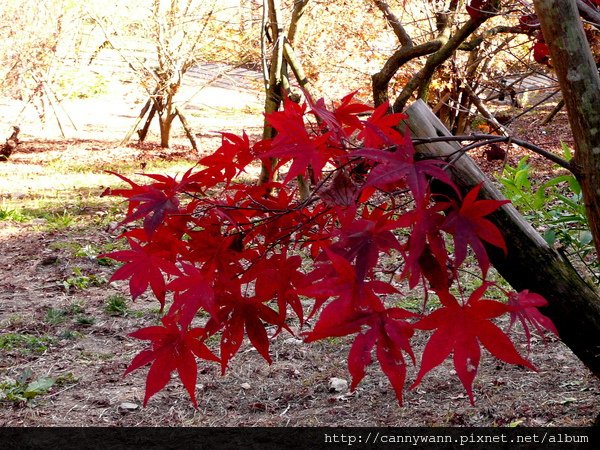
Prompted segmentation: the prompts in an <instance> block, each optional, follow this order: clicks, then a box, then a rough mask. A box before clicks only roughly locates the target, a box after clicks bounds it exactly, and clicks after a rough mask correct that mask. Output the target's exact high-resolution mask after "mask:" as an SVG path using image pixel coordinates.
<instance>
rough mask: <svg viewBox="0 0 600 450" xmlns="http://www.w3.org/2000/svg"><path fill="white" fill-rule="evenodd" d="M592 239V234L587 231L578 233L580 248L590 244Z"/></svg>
mask: <svg viewBox="0 0 600 450" xmlns="http://www.w3.org/2000/svg"><path fill="white" fill-rule="evenodd" d="M593 239H594V237H593V236H592V233H590V232H589V231H582V232H581V233H579V244H580V245H581V246H582V247H583V246H584V245H588V244H590V243H591V242H592V240H593Z"/></svg>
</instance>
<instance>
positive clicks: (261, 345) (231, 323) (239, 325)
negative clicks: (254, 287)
mask: <svg viewBox="0 0 600 450" xmlns="http://www.w3.org/2000/svg"><path fill="white" fill-rule="evenodd" d="M238 286H239V285H238ZM219 303H220V304H222V305H223V306H222V308H221V309H220V311H219V317H218V318H217V319H215V318H214V317H212V318H211V319H210V320H209V321H208V323H207V324H206V328H207V330H209V331H210V333H211V334H213V332H215V331H217V330H219V329H222V332H221V371H222V373H223V374H224V373H225V371H226V370H227V365H228V364H229V361H230V360H231V358H232V357H233V356H234V355H235V354H236V353H237V351H238V350H239V348H240V346H241V345H242V342H243V341H244V328H245V330H246V334H247V336H248V339H249V340H250V343H251V344H252V346H253V347H254V348H255V349H256V350H258V353H259V354H260V355H261V356H262V357H263V358H264V359H265V360H266V361H267V362H268V363H269V364H271V362H272V361H271V356H270V355H269V337H268V335H267V330H266V329H265V326H264V325H263V321H264V322H266V323H270V324H273V325H276V326H277V327H278V329H281V328H285V329H286V330H287V331H289V332H290V333H292V330H291V329H290V328H289V327H288V326H287V324H285V323H284V322H283V320H282V319H281V316H280V315H279V314H278V313H277V311H275V310H273V309H271V308H270V307H268V306H267V305H265V304H264V303H263V302H262V299H260V298H257V297H251V298H248V297H243V296H242V295H240V294H239V293H227V294H226V295H223V296H222V298H220V300H219ZM292 334H293V333H292Z"/></svg>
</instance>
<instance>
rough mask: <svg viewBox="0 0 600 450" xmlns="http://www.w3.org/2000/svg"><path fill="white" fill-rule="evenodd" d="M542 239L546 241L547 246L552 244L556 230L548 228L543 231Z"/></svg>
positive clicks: (554, 240)
mask: <svg viewBox="0 0 600 450" xmlns="http://www.w3.org/2000/svg"><path fill="white" fill-rule="evenodd" d="M544 240H545V241H546V242H547V243H548V245H549V246H553V245H554V243H555V242H556V231H554V230H548V231H546V232H545V233H544Z"/></svg>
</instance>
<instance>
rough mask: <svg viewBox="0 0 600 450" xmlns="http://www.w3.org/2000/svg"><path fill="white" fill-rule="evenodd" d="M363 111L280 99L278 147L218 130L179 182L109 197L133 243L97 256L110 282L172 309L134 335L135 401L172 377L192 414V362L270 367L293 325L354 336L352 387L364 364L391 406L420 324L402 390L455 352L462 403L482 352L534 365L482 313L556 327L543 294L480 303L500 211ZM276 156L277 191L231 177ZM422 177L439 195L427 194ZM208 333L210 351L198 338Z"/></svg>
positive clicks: (152, 181) (274, 119)
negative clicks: (468, 281)
mask: <svg viewBox="0 0 600 450" xmlns="http://www.w3.org/2000/svg"><path fill="white" fill-rule="evenodd" d="M371 109H372V108H370V107H369V106H367V105H364V104H362V103H360V102H358V101H355V100H354V94H350V95H348V96H346V97H345V98H344V99H342V101H341V103H340V104H339V105H338V106H337V107H334V108H331V109H328V108H327V107H326V105H325V102H324V101H323V100H319V101H316V102H314V101H312V99H310V98H308V104H303V105H299V104H296V103H294V102H292V101H290V100H285V102H284V105H283V109H282V110H281V111H278V112H275V113H272V114H270V115H268V116H267V120H268V121H269V122H270V124H271V125H272V126H273V127H274V128H275V130H276V131H277V135H276V137H275V138H274V139H273V140H261V141H258V142H256V143H254V144H251V143H250V140H249V138H248V136H247V135H246V134H243V135H242V136H236V135H233V134H229V133H223V135H222V144H221V146H220V147H219V148H218V149H217V150H216V152H215V153H214V154H212V155H209V156H206V157H204V158H202V159H201V160H200V161H199V168H197V169H196V170H195V171H194V170H192V169H190V170H189V171H187V172H186V173H185V174H184V175H183V176H182V177H181V178H180V179H177V178H174V177H170V176H165V175H146V176H147V177H148V178H149V183H148V184H145V185H141V184H137V183H135V182H133V181H131V180H129V179H127V178H125V177H122V176H121V178H122V179H123V180H125V181H126V182H127V183H129V185H130V188H128V189H118V190H114V191H112V192H107V194H111V195H117V196H122V197H125V198H126V199H127V201H128V204H129V208H128V211H127V215H126V218H125V220H123V222H122V223H123V224H125V223H127V224H129V227H128V228H129V229H128V231H125V232H124V233H123V235H122V236H123V237H124V238H126V239H127V242H128V243H129V245H130V247H131V248H130V250H123V251H115V252H112V253H109V254H106V255H102V256H103V257H110V258H113V259H115V260H117V261H121V262H123V263H124V264H123V265H122V266H121V267H120V268H119V269H118V270H117V271H116V272H115V273H114V275H113V276H112V279H111V281H114V280H129V287H130V293H131V296H132V297H133V298H134V299H135V298H136V297H139V296H140V295H141V294H143V293H144V292H145V291H146V290H147V289H148V288H150V289H151V290H152V292H153V294H154V295H155V296H156V298H157V299H158V301H159V302H160V304H161V307H163V308H164V307H166V306H167V304H168V308H166V312H165V313H164V316H163V317H162V320H161V324H159V325H156V326H151V327H147V328H143V329H141V330H138V331H135V332H133V333H132V334H131V336H132V337H134V338H138V339H142V340H148V341H150V346H149V347H148V348H147V349H146V350H143V351H142V352H141V353H139V354H138V355H137V356H136V357H135V358H134V360H133V362H132V363H131V365H130V366H129V368H128V369H127V373H128V372H130V371H132V370H135V369H138V368H140V367H142V366H145V365H147V364H151V366H150V370H149V372H148V376H147V382H146V395H145V398H144V404H146V403H147V402H148V400H149V398H150V397H152V396H153V395H154V394H155V393H157V392H158V391H160V390H161V389H162V388H163V387H164V386H165V385H166V383H167V382H168V380H169V378H170V374H171V373H172V372H173V371H177V373H178V375H179V377H180V379H181V381H182V382H183V385H184V387H185V388H186V390H187V391H188V393H189V395H190V397H191V400H192V402H193V403H194V405H196V398H195V385H196V378H197V370H198V369H197V364H198V362H199V361H201V362H202V363H209V362H216V363H218V364H220V366H221V369H222V371H223V372H225V371H226V370H227V367H228V365H229V363H230V361H231V359H232V358H233V357H234V356H235V355H236V353H237V352H238V350H239V349H240V347H241V346H242V344H243V342H244V340H245V339H246V338H247V339H248V341H249V343H250V344H251V345H252V346H254V347H255V348H256V350H258V352H259V354H260V355H261V356H262V357H263V358H264V359H265V360H266V361H267V362H269V363H270V362H271V357H270V355H269V344H270V341H271V340H272V339H273V338H274V337H275V336H276V335H277V334H279V333H280V332H281V331H282V330H285V331H286V332H288V333H293V330H292V328H291V326H292V325H291V324H294V325H293V326H294V327H297V328H298V329H299V331H297V333H300V334H301V335H302V336H304V338H305V341H306V342H311V341H315V340H318V339H323V338H327V337H331V336H354V341H353V344H352V346H351V349H350V353H349V355H348V369H349V372H350V374H351V376H352V389H355V388H356V386H357V385H358V384H359V382H360V381H361V380H362V379H363V378H364V376H365V374H366V369H367V367H368V366H370V365H371V364H372V363H373V362H374V358H373V356H375V358H376V360H377V361H378V363H379V365H380V367H381V370H382V371H383V372H384V373H385V375H386V376H387V377H388V379H389V380H390V383H391V385H392V387H393V389H394V391H395V393H396V397H397V399H398V401H399V402H400V403H401V402H402V393H403V390H404V387H405V380H406V364H407V361H409V362H410V363H412V364H416V361H417V357H416V356H415V354H414V351H413V348H412V345H411V339H412V337H413V335H414V334H415V333H416V332H419V331H421V330H425V331H433V333H432V334H431V336H430V338H429V341H428V343H427V345H426V346H425V349H424V351H423V354H422V356H421V362H420V369H419V371H418V374H417V378H416V380H415V381H414V382H413V384H412V386H411V387H414V386H416V385H417V384H418V383H420V382H421V379H422V378H423V376H424V375H426V373H428V372H429V371H430V370H431V369H433V368H434V367H436V366H438V365H439V364H440V363H442V362H443V361H444V360H445V359H446V358H448V357H449V356H450V355H452V356H453V361H454V366H455V368H456V373H457V376H458V379H459V380H460V382H461V383H462V384H463V386H464V387H465V389H466V391H467V393H468V395H469V398H470V399H471V402H473V401H474V397H473V392H472V384H473V380H474V378H475V376H476V374H477V369H478V365H479V361H480V356H481V347H482V346H483V347H484V348H485V349H486V350H487V351H488V352H490V353H491V354H492V355H494V356H495V357H497V358H499V359H501V360H503V361H505V362H507V363H510V364H517V365H521V366H525V367H529V368H533V366H532V365H531V363H530V362H529V361H527V360H526V359H525V358H523V357H522V356H521V355H520V354H519V353H518V351H517V350H516V348H515V346H514V345H513V343H512V342H511V341H510V339H509V337H508V336H507V334H506V333H505V331H502V330H501V329H500V328H499V327H498V325H496V324H495V323H494V321H493V320H494V319H496V318H497V317H499V316H501V315H503V314H509V315H510V319H511V320H510V325H512V324H513V323H514V322H516V321H517V319H518V321H519V323H521V324H522V325H523V326H525V331H526V335H527V338H529V336H530V333H529V328H528V327H527V324H528V323H530V324H532V325H534V327H535V328H536V330H537V331H540V332H542V331H543V329H548V330H550V331H552V332H554V333H555V332H556V330H555V329H554V326H553V325H552V323H551V322H550V320H549V319H548V318H546V317H545V316H543V315H542V314H541V313H540V312H539V311H538V309H537V307H539V306H544V305H545V300H544V299H543V298H541V297H540V296H539V295H537V294H534V293H530V292H528V291H523V292H521V293H510V292H506V293H505V294H506V296H507V299H508V301H507V302H501V301H498V300H491V299H486V298H485V296H486V293H487V292H488V290H489V289H490V288H491V286H493V283H492V282H490V281H488V280H487V279H486V277H487V274H488V268H489V260H488V256H487V252H486V246H488V245H491V246H495V247H498V248H500V249H503V250H505V245H504V239H503V236H502V234H501V232H500V230H498V229H497V228H496V227H495V226H494V225H493V224H492V223H491V222H490V221H489V220H487V219H486V218H485V216H486V215H488V214H490V213H492V212H493V211H495V210H496V209H497V208H499V207H501V205H502V204H503V203H504V202H500V201H493V200H478V199H477V197H478V194H479V189H480V186H475V187H474V188H473V189H472V190H471V191H470V192H469V193H468V194H467V195H466V196H465V197H464V198H462V197H461V195H460V193H459V190H458V189H457V188H456V186H455V185H454V184H453V182H452V180H451V179H450V178H449V176H448V175H447V173H446V172H445V171H444V168H445V167H446V165H447V163H446V162H445V161H441V160H433V159H425V160H422V159H420V160H419V159H416V158H415V151H414V147H413V144H412V141H411V139H410V136H409V133H408V131H404V132H403V133H401V132H398V129H401V127H399V125H400V122H401V121H402V120H403V119H405V118H406V117H405V116H404V115H403V114H397V113H396V114H388V113H387V109H388V105H387V104H383V105H381V106H379V107H378V108H377V109H375V110H374V111H372V114H371V115H370V116H369V117H368V118H367V119H363V118H362V115H363V114H364V113H365V112H367V111H369V110H371ZM271 158H277V161H278V162H277V165H276V169H277V171H279V172H283V171H285V170H287V174H285V175H283V176H282V179H283V181H282V182H279V181H277V176H276V173H273V174H272V177H271V180H272V181H270V182H268V183H265V184H262V185H256V184H247V183H243V182H240V181H237V177H238V175H240V174H241V173H243V172H244V170H245V168H246V167H247V166H248V165H249V164H252V163H255V162H259V161H261V160H262V161H266V160H267V159H271ZM267 165H269V164H267ZM298 176H303V177H305V179H308V180H309V181H310V183H311V184H312V193H311V195H310V196H309V197H308V198H306V197H303V196H300V195H299V194H298V189H297V183H296V177H298ZM432 180H435V181H436V182H438V183H445V184H446V185H447V186H448V187H449V189H448V190H447V192H448V194H447V195H446V196H441V195H439V194H436V195H433V194H432V192H431V183H432ZM138 223H139V225H137V227H136V228H131V226H136V225H135V224H138ZM450 249H453V250H452V251H451V250H450ZM469 249H470V250H469ZM505 251H506V250H505ZM470 252H471V253H472V254H473V256H474V258H473V261H475V263H476V264H477V265H478V266H479V268H480V272H481V275H480V278H481V286H480V287H478V288H476V289H475V290H474V291H473V292H466V288H465V286H463V285H462V284H461V280H460V274H461V270H460V269H461V266H462V265H463V264H464V261H465V260H466V259H467V258H468V255H469V254H470ZM417 285H420V286H421V289H420V291H421V292H423V293H424V302H423V309H422V310H421V311H419V312H417V311H410V310H408V309H405V308H402V307H401V305H402V300H403V295H404V294H403V293H402V292H401V289H412V288H414V287H415V286H417ZM497 291H498V290H497ZM500 291H501V290H500ZM433 294H435V297H437V300H438V301H436V302H434V301H432V300H431V299H432V298H433V297H434V296H433ZM199 313H203V314H199ZM307 316H308V317H309V318H312V319H314V320H313V321H314V326H313V327H312V329H308V327H307V326H306V318H307ZM291 319H294V320H291ZM313 321H311V322H313ZM267 325H268V326H269V329H270V330H271V329H274V330H275V331H274V332H272V333H269V332H267V328H266V327H267ZM509 328H510V326H509ZM215 335H216V336H218V337H219V339H220V346H219V349H218V352H217V351H216V350H217V349H212V350H211V349H209V347H208V346H207V345H206V339H207V338H209V337H211V336H215ZM216 354H218V356H217V355H216ZM407 357H408V358H407Z"/></svg>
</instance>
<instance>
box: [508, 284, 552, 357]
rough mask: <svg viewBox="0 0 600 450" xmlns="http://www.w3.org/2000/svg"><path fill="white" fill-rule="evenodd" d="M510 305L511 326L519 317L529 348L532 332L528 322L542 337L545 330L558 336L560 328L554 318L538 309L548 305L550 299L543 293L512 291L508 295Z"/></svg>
mask: <svg viewBox="0 0 600 450" xmlns="http://www.w3.org/2000/svg"><path fill="white" fill-rule="evenodd" d="M508 306H509V307H510V327H512V326H513V325H514V323H515V321H516V320H517V319H518V320H519V322H521V325H522V326H523V330H524V331H525V337H526V339H527V349H528V350H529V348H530V343H531V332H530V331H529V325H528V324H530V325H532V326H533V327H534V328H535V329H536V331H537V332H538V334H539V335H540V336H542V337H544V330H548V331H550V332H551V333H553V334H554V335H555V336H558V330H557V329H556V326H555V325H554V323H553V322H552V320H550V319H549V318H548V317H546V316H545V315H543V314H542V313H541V312H540V311H539V310H538V308H540V307H544V306H548V301H547V300H546V299H545V298H544V297H542V296H541V295H539V294H535V293H533V292H529V290H527V289H525V290H524V291H521V292H519V293H512V294H511V295H509V297H508Z"/></svg>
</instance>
